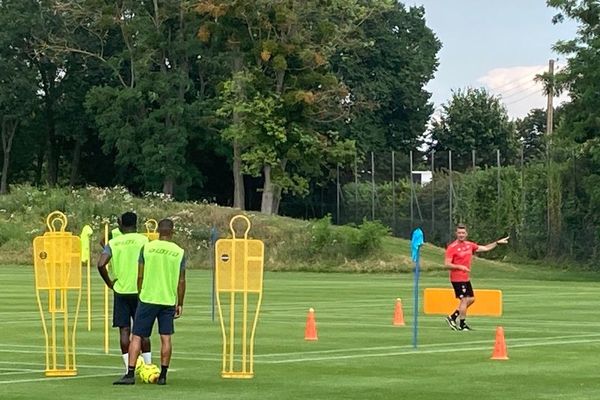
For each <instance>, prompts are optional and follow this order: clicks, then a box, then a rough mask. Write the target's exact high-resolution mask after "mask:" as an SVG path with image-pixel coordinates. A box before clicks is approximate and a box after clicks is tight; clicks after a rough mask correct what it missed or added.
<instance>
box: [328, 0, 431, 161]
mask: <svg viewBox="0 0 600 400" xmlns="http://www.w3.org/2000/svg"><path fill="white" fill-rule="evenodd" d="M365 3H366V2H365ZM354 36H355V37H354V38H353V40H350V41H347V42H345V43H343V44H341V45H340V48H339V49H338V51H337V52H336V54H335V55H334V56H333V58H332V66H333V69H334V71H335V72H336V75H337V76H338V77H339V79H340V80H341V81H342V82H344V84H345V85H346V86H347V87H348V89H349V91H350V95H349V108H350V110H349V114H350V115H349V118H348V119H346V120H345V121H343V122H342V123H340V124H338V127H337V129H339V131H340V132H342V133H343V134H344V136H345V137H348V138H351V139H354V140H356V142H357V146H358V147H359V149H360V150H362V151H363V152H365V151H390V150H401V151H405V152H407V151H408V150H413V149H415V148H416V147H417V145H418V140H419V138H420V137H421V136H422V135H423V133H424V132H425V130H426V126H427V122H428V121H429V119H430V117H431V114H432V113H433V106H432V104H431V103H430V101H429V99H430V96H431V94H430V93H429V92H427V91H426V90H425V85H426V84H427V82H429V81H430V80H431V79H432V78H433V73H434V72H435V70H436V69H437V65H438V62H437V52H438V51H439V50H440V48H441V43H440V42H439V40H438V39H437V38H436V36H435V34H434V33H433V32H432V30H431V29H430V28H429V27H427V25H426V24H425V11H424V9H423V8H422V7H410V8H406V7H405V6H404V5H403V4H401V3H398V2H394V3H393V4H392V5H391V6H387V7H379V8H377V9H375V10H374V12H372V13H371V14H369V16H368V18H366V19H365V20H364V21H363V23H362V24H360V25H359V27H358V29H357V31H356V33H355V35H354Z"/></svg>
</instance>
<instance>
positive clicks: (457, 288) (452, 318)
mask: <svg viewBox="0 0 600 400" xmlns="http://www.w3.org/2000/svg"><path fill="white" fill-rule="evenodd" d="M450 283H452V288H453V289H454V297H456V298H457V299H458V300H459V305H460V299H461V298H462V293H461V285H460V284H461V282H450ZM459 309H460V306H459V308H457V309H456V310H454V312H453V313H452V314H450V315H448V316H447V317H446V322H447V323H448V326H449V327H450V329H452V330H453V331H456V330H458V325H457V323H456V320H457V318H458V317H459V315H460V311H459Z"/></svg>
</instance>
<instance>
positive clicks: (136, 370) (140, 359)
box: [135, 357, 146, 376]
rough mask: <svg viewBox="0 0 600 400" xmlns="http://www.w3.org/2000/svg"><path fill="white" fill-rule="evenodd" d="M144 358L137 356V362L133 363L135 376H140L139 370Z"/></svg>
mask: <svg viewBox="0 0 600 400" xmlns="http://www.w3.org/2000/svg"><path fill="white" fill-rule="evenodd" d="M144 365H146V364H144V359H143V358H142V357H138V359H137V362H136V363H135V373H136V375H137V376H140V372H141V371H142V368H144Z"/></svg>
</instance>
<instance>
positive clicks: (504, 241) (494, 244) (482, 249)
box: [475, 236, 509, 253]
mask: <svg viewBox="0 0 600 400" xmlns="http://www.w3.org/2000/svg"><path fill="white" fill-rule="evenodd" d="M508 238H509V236H507V237H505V238H502V239H499V240H496V241H495V242H492V243H489V244H486V245H485V246H478V247H477V250H475V251H476V252H477V253H483V252H486V251H490V250H494V249H495V248H496V247H497V246H498V245H499V244H508Z"/></svg>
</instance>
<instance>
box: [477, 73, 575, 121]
mask: <svg viewBox="0 0 600 400" xmlns="http://www.w3.org/2000/svg"><path fill="white" fill-rule="evenodd" d="M563 66H564V64H560V63H557V64H556V70H557V71H558V70H559V69H560V68H563ZM547 70H548V66H547V65H526V66H517V67H509V68H494V69H492V70H490V71H488V72H487V73H486V74H485V75H484V76H482V77H480V78H478V79H477V82H478V83H480V84H483V85H485V86H486V87H487V88H488V89H489V91H490V92H491V93H492V94H495V95H497V96H500V97H501V99H502V102H503V103H504V105H505V106H506V108H507V110H508V115H510V116H511V117H512V118H518V117H523V116H525V115H527V113H528V112H529V110H531V109H532V108H546V104H547V99H546V95H545V94H544V93H543V85H542V84H541V82H536V81H535V77H536V75H538V74H541V73H543V72H545V71H547ZM568 100H569V97H568V96H567V95H566V94H563V95H561V96H560V97H558V98H555V99H554V104H555V106H556V105H558V104H560V103H562V102H565V101H568Z"/></svg>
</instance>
